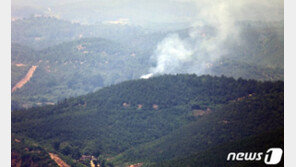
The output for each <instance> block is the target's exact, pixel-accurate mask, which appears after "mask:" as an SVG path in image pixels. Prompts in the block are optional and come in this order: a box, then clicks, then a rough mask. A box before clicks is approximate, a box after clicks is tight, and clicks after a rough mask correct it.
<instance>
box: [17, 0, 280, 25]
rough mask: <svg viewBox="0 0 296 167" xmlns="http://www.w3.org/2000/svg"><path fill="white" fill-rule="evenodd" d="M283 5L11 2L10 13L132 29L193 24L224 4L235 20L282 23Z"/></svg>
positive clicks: (250, 1)
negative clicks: (30, 12) (37, 12)
mask: <svg viewBox="0 0 296 167" xmlns="http://www.w3.org/2000/svg"><path fill="white" fill-rule="evenodd" d="M283 3H284V1H283V0H12V5H13V10H15V9H20V8H24V7H25V8H28V7H32V8H35V9H38V10H40V11H42V12H45V13H52V14H55V15H56V16H59V17H60V18H63V19H67V20H78V21H91V22H108V21H117V20H120V19H121V20H125V23H129V24H133V25H146V24H149V23H190V22H196V20H197V19H198V18H199V15H200V11H202V10H203V9H208V10H213V12H216V10H219V9H215V8H211V7H210V6H213V7H215V6H216V5H217V4H225V6H227V10H229V11H230V13H231V14H233V17H235V19H237V20H246V19H247V20H250V19H251V20H258V19H259V20H281V19H283ZM13 12H14V11H13ZM114 23H115V22H114Z"/></svg>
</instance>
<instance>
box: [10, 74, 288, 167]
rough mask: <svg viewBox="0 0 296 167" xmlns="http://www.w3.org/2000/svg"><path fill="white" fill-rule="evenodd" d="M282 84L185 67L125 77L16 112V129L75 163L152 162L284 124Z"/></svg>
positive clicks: (203, 148)
mask: <svg viewBox="0 0 296 167" xmlns="http://www.w3.org/2000/svg"><path fill="white" fill-rule="evenodd" d="M283 89H284V83H283V82H282V81H276V82H259V81H255V80H243V79H238V80H235V79H233V78H227V77H223V76H222V77H212V76H199V77H198V76H196V75H188V74H182V75H164V76H158V77H153V78H150V79H147V80H143V79H139V80H133V81H126V82H123V83H120V84H116V85H111V86H108V87H105V88H103V89H101V90H99V91H97V92H95V93H90V94H87V95H84V96H80V97H76V98H70V99H66V100H63V101H60V102H59V103H58V104H57V105H53V106H44V107H35V108H30V109H27V110H20V111H14V112H12V133H13V134H16V135H21V136H26V137H28V138H30V139H32V140H34V141H35V142H37V143H40V144H41V145H42V146H43V148H44V150H47V151H48V150H49V151H50V152H53V153H55V154H59V155H61V156H64V157H66V159H68V160H69V159H72V160H73V161H72V163H74V162H77V161H74V160H79V159H80V158H81V157H82V156H83V155H93V156H95V157H99V159H100V158H101V159H102V158H103V159H104V161H105V160H107V161H108V162H112V163H113V164H115V165H120V164H121V165H123V164H125V165H126V164H131V163H138V162H139V163H144V164H146V165H148V166H149V164H153V163H154V162H162V161H168V160H172V159H178V158H183V159H184V158H185V159H186V157H187V156H192V155H194V154H195V153H198V152H203V151H207V148H216V147H217V148H220V146H219V145H221V144H226V143H229V142H236V141H239V140H243V139H245V138H248V137H253V136H257V135H259V134H261V133H265V132H269V131H273V130H277V129H281V128H283V114H284V113H283ZM257 138H258V137H257ZM259 139H260V140H261V139H262V137H261V138H260V137H259ZM267 144H268V141H267ZM269 144H270V143H269ZM250 145H252V143H250ZM152 153H153V154H152ZM183 159H181V160H182V161H183ZM187 159H188V160H187ZM187 159H186V162H187V161H189V160H191V159H190V157H188V158H187ZM182 161H180V162H182ZM184 161H185V160H184ZM100 162H101V161H100ZM189 162H191V161H189ZM77 163H78V162H77ZM101 163H102V162H101ZM168 164H169V162H168ZM110 165H111V163H110ZM110 165H109V166H110ZM111 166H112V165H111Z"/></svg>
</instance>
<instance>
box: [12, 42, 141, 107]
mask: <svg viewBox="0 0 296 167" xmlns="http://www.w3.org/2000/svg"><path fill="white" fill-rule="evenodd" d="M144 61H145V53H143V52H138V51H135V50H133V49H130V48H128V47H124V46H122V45H121V44H118V43H115V42H112V41H109V40H105V39H101V38H90V39H81V40H77V41H72V42H67V43H62V44H60V45H57V46H54V47H51V48H48V49H44V50H41V51H34V50H30V49H27V47H24V46H22V45H19V44H13V45H12V67H11V68H12V82H11V84H12V85H11V87H14V86H16V85H17V83H18V82H20V81H21V80H22V78H24V77H25V76H26V74H27V72H28V71H29V68H30V67H33V66H38V67H37V69H36V70H35V72H34V75H33V76H32V77H31V78H30V81H29V82H26V84H24V85H23V86H22V87H21V88H20V89H17V90H15V91H13V93H12V103H13V106H12V108H20V107H29V106H34V105H44V104H51V103H56V102H57V101H58V100H61V99H63V98H66V97H73V96H78V95H82V94H86V93H89V92H92V91H94V90H96V89H99V88H101V87H103V86H105V85H110V84H114V83H118V82H121V81H124V80H130V79H135V78H139V76H140V75H141V74H142V73H144V70H145V66H144V65H143V62H144ZM146 68H147V67H146Z"/></svg>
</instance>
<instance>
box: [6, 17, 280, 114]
mask: <svg viewBox="0 0 296 167" xmlns="http://www.w3.org/2000/svg"><path fill="white" fill-rule="evenodd" d="M239 26H240V27H241V31H242V32H241V40H240V42H239V43H226V44H225V47H226V48H228V50H229V52H227V54H225V55H223V56H222V57H221V58H220V59H218V60H216V61H215V62H213V63H211V64H208V69H206V71H205V72H204V73H203V74H210V75H217V76H221V75H225V76H228V77H234V78H240V77H241V78H244V79H256V80H262V81H265V80H283V76H284V75H283V71H284V70H283V57H284V50H283V48H284V47H283V34H282V27H281V26H282V23H281V22H272V23H257V22H243V23H240V25H239ZM204 31H205V32H206V33H211V30H210V28H208V29H205V30H204ZM188 32H189V29H182V30H180V31H172V32H166V33H160V32H159V33H158V32H155V33H151V32H149V31H148V32H146V31H145V30H144V29H142V28H139V27H132V26H129V25H103V24H98V25H80V24H74V23H70V22H67V21H63V20H60V19H56V18H53V17H30V18H26V19H20V20H16V21H12V67H11V69H12V83H11V87H12V88H14V87H16V88H15V89H14V90H15V91H13V94H12V108H13V109H16V108H22V107H30V106H36V105H44V104H53V103H56V102H57V101H58V100H62V99H63V98H66V97H73V96H78V95H82V94H86V93H89V92H92V91H94V90H96V89H99V88H101V87H104V86H108V85H110V84H115V83H119V82H122V81H125V80H130V79H137V78H139V77H140V76H141V75H143V74H147V73H148V72H149V69H150V68H151V67H153V66H155V62H154V61H153V60H152V59H151V56H152V55H153V54H154V50H155V48H156V47H157V44H158V42H160V41H161V40H162V39H163V38H165V37H166V35H167V34H171V33H178V34H179V35H180V36H181V37H182V38H184V37H186V36H188ZM87 37H89V38H87ZM32 48H35V49H32ZM33 66H36V69H35V71H34V72H33V73H32V74H30V73H29V71H30V68H32V67H33ZM196 68H198V66H197V67H196ZM193 72H194V71H193ZM29 74H30V75H29ZM17 87H19V89H17Z"/></svg>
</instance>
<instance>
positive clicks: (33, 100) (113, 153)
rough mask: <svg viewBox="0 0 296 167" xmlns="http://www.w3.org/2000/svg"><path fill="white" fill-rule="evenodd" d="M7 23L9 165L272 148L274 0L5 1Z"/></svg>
mask: <svg viewBox="0 0 296 167" xmlns="http://www.w3.org/2000/svg"><path fill="white" fill-rule="evenodd" d="M11 26H12V29H11V32H12V34H11V41H12V47H11V53H12V55H11V71H12V73H11V81H12V82H11V88H12V89H11V108H12V113H11V115H12V117H11V122H12V125H11V126H12V128H11V133H12V141H11V142H12V150H11V153H12V164H13V166H60V167H68V166H81V167H82V166H91V167H94V166H100V167H114V166H116V167H127V166H128V167H148V166H149V167H151V166H164V167H166V166H192V167H194V166H264V164H263V163H264V161H258V162H251V161H248V162H245V163H240V162H229V161H226V159H225V157H226V156H227V154H228V153H229V152H233V151H235V152H240V151H249V152H254V151H258V152H265V151H266V150H267V149H268V148H271V147H280V148H283V126H284V120H283V117H284V82H283V79H284V20H283V0H260V1H256V0H248V1H245V0H236V1H232V0H223V1H221V0H211V1H206V0H162V1H157V0H149V1H147V0H137V1H135V0H120V1H118V0H100V1H94V0H71V1H70V0H51V1H47V0H46V1H37V0H13V1H12V18H11ZM278 166H283V160H282V161H281V162H280V164H279V165H278Z"/></svg>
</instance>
